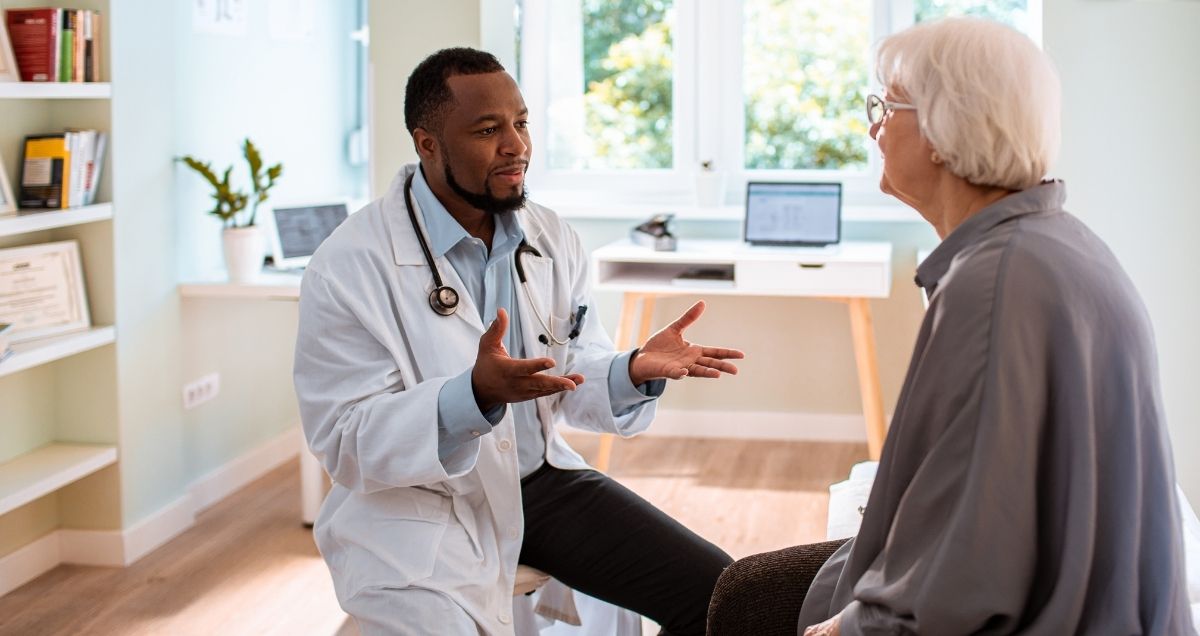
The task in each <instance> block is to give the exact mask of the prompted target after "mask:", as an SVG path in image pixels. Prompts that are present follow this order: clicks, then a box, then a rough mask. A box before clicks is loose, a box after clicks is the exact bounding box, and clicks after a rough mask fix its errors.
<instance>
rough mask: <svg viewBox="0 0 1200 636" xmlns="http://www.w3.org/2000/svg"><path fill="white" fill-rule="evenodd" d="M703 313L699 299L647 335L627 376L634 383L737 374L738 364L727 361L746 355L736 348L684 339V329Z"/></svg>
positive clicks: (635, 384)
mask: <svg viewBox="0 0 1200 636" xmlns="http://www.w3.org/2000/svg"><path fill="white" fill-rule="evenodd" d="M703 313H704V301H703V300H701V301H699V302H697V303H696V304H695V305H692V307H691V309H688V310H687V311H685V312H684V313H683V315H682V316H680V317H679V318H678V319H676V320H675V322H673V323H671V324H669V325H667V326H666V327H664V328H663V329H662V331H659V332H658V333H656V334H654V335H653V336H650V339H649V340H647V341H646V344H644V345H642V347H641V349H639V350H638V352H637V354H635V355H634V357H633V359H632V360H630V361H629V379H630V380H633V384H634V386H637V385H640V384H642V383H643V382H646V381H647V380H654V379H656V378H670V379H672V380H678V379H680V378H682V377H684V376H689V375H690V376H693V377H698V378H719V377H721V374H722V373H728V374H730V375H737V372H738V370H737V367H736V366H734V364H733V363H732V362H727V361H728V360H738V359H741V358H744V357H746V356H745V354H743V353H742V352H741V351H738V350H737V349H725V348H723V347H705V346H701V345H697V344H692V343H690V342H688V341H687V340H684V338H683V332H684V331H685V330H687V328H688V327H690V326H692V323H694V322H696V320H698V319H699V318H700V314H703Z"/></svg>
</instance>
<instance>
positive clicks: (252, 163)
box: [182, 138, 283, 227]
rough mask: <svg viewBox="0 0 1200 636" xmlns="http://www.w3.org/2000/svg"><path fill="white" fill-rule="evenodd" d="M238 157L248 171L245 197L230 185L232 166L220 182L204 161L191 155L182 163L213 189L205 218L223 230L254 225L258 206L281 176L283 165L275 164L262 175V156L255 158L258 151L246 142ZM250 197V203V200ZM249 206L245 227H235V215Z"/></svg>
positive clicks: (236, 218)
mask: <svg viewBox="0 0 1200 636" xmlns="http://www.w3.org/2000/svg"><path fill="white" fill-rule="evenodd" d="M242 154H243V156H244V157H245V158H246V163H247V164H249V167H250V185H251V187H252V192H251V193H250V194H247V193H246V192H244V191H242V190H235V189H233V186H232V185H231V184H230V181H229V178H230V175H231V174H232V173H233V166H229V167H228V168H226V169H225V172H224V173H223V174H222V175H221V178H219V179H218V178H217V174H216V173H215V172H213V169H212V164H211V163H210V162H207V161H200V160H198V159H196V158H195V157H192V156H191V155H188V156H186V157H183V159H182V161H183V163H184V164H186V165H187V167H189V168H191V169H192V170H195V171H196V172H198V173H200V176H202V177H204V180H205V181H207V182H208V184H209V185H210V186H212V188H213V193H212V195H211V196H212V198H213V200H214V201H216V206H215V207H213V209H212V210H209V214H212V215H213V216H216V217H217V218H219V219H221V222H222V223H224V224H225V227H246V226H250V225H254V221H255V220H256V218H257V216H258V204H260V203H263V202H264V201H266V200H267V198H268V196H269V193H270V190H271V188H273V187H275V182H276V181H278V179H279V177H280V176H281V175H283V164H282V163H277V164H275V165H273V166H270V167H268V168H267V170H266V172H265V173H264V172H263V169H262V168H263V160H262V155H261V154H259V152H258V148H257V147H255V145H254V143H253V142H251V141H250V139H249V138H247V139H246V140H245V142H244V144H243V146H242ZM252 197H253V201H251V198H252ZM247 206H250V218H249V219H247V220H246V222H245V223H242V224H239V223H238V214H239V213H240V212H242V211H243V210H245V209H246V207H247Z"/></svg>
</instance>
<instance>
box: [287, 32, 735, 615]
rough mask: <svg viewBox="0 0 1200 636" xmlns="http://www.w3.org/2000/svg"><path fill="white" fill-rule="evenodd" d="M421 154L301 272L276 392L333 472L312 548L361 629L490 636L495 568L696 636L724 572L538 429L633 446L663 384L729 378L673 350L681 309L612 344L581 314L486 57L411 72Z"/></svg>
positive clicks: (721, 357)
mask: <svg viewBox="0 0 1200 636" xmlns="http://www.w3.org/2000/svg"><path fill="white" fill-rule="evenodd" d="M404 110H405V113H404V114H405V120H406V124H407V126H408V130H409V131H410V132H411V133H412V138H413V142H414V144H415V145H416V149H417V153H418V155H419V156H420V163H419V164H417V165H410V166H407V167H405V168H404V169H402V170H401V171H400V173H399V174H398V175H397V176H396V178H395V180H394V181H393V183H392V185H391V188H390V190H389V191H388V193H387V194H386V195H385V196H384V197H383V198H382V199H380V200H377V201H375V202H374V203H372V204H370V205H369V206H367V207H366V208H364V209H363V210H362V211H360V212H358V213H357V214H354V215H352V216H351V217H350V218H349V219H348V220H347V221H346V222H345V223H343V224H342V226H341V227H339V228H338V230H337V231H336V232H334V234H333V235H332V236H331V237H330V238H329V239H328V240H326V241H325V243H324V245H322V247H321V249H320V250H318V252H317V253H316V255H315V256H314V257H313V259H312V261H311V263H310V264H309V266H308V269H307V270H306V272H305V274H304V282H303V285H302V292H301V301H300V328H299V336H298V340H297V343H296V360H295V383H296V393H297V396H298V397H299V401H300V412H301V416H302V418H303V422H304V431H305V434H306V436H307V438H308V442H309V446H310V447H311V448H312V451H313V453H314V454H315V455H316V456H317V457H318V458H320V460H321V462H322V464H323V465H324V467H325V469H326V470H327V471H328V472H329V474H330V475H331V476H332V478H333V482H334V484H333V489H332V491H331V492H330V494H329V496H328V498H327V499H326V501H325V503H324V505H323V506H322V508H321V514H320V517H319V519H318V520H317V523H316V527H315V534H316V539H317V544H318V546H319V547H320V550H321V554H322V555H323V556H324V558H325V560H326V562H327V563H328V565H329V569H330V571H331V573H332V575H333V581H334V586H335V588H336V590H337V594H338V599H339V602H340V603H341V605H342V607H343V608H344V609H345V610H346V611H347V612H348V613H349V614H351V615H353V616H354V617H355V619H356V621H357V622H358V625H359V627H360V629H361V630H362V632H363V633H364V634H368V635H369V634H431V633H436V634H463V635H466V634H472V635H474V634H478V633H484V634H510V633H512V631H513V626H512V611H513V601H512V595H513V581H514V575H515V572H516V568H517V564H518V563H522V564H525V565H529V566H532V567H535V568H537V569H539V570H542V571H544V572H547V573H549V574H550V575H552V576H554V577H555V578H557V579H558V580H560V581H562V582H563V583H566V584H567V585H569V586H571V587H573V588H575V589H577V590H579V591H582V592H584V593H587V594H589V595H591V596H594V597H597V598H600V599H602V600H605V601H608V602H610V603H613V604H615V605H619V606H622V607H625V608H628V609H631V610H633V611H635V612H637V613H639V614H642V615H644V616H648V617H650V618H652V619H653V620H655V621H656V622H658V623H659V624H660V625H662V626H663V633H666V634H703V633H704V631H705V618H706V613H707V608H708V602H709V597H710V596H711V593H712V589H713V585H714V583H715V582H716V579H717V577H718V575H719V574H720V573H721V570H722V569H723V568H724V567H725V566H726V565H728V564H729V562H730V558H729V556H728V555H726V554H725V553H724V552H723V551H721V550H720V549H719V548H717V547H716V546H714V545H712V544H711V543H709V542H707V541H705V540H704V539H701V538H700V537H699V536H697V535H695V534H694V533H692V532H691V531H689V530H688V529H686V528H684V527H683V526H682V525H680V524H679V523H678V522H676V521H674V520H673V519H671V518H670V517H668V516H667V515H665V514H664V513H662V512H661V511H659V510H657V509H656V508H654V507H653V506H651V505H650V504H649V503H647V502H646V501H644V500H642V499H641V498H639V497H638V496H637V495H635V494H633V493H632V492H630V491H629V490H627V489H625V488H624V487H622V486H621V485H619V484H617V483H616V482H615V481H613V480H611V479H609V478H608V477H605V476H604V475H602V474H600V473H598V472H596V471H594V470H592V469H590V468H588V466H587V464H586V463H584V461H583V459H582V458H581V457H580V456H579V455H578V454H577V453H575V451H573V450H572V449H571V448H570V447H569V446H567V444H566V442H564V441H563V439H562V438H561V437H560V436H559V434H558V432H557V425H559V424H569V425H571V426H575V427H577V428H582V429H587V430H592V431H603V432H609V433H616V434H618V435H622V436H630V435H634V434H636V433H638V432H640V431H642V430H644V429H645V428H646V427H647V426H648V425H649V424H650V421H651V420H652V419H653V417H654V410H655V398H657V397H658V396H659V395H661V394H662V392H663V390H664V386H665V380H666V379H668V378H670V379H680V378H682V377H684V376H698V377H702V378H716V377H719V376H720V375H721V374H723V373H736V372H737V368H736V367H735V366H734V365H733V364H732V363H731V362H729V360H730V359H736V358H741V357H742V353H741V352H739V351H736V350H733V349H725V348H719V347H704V346H699V345H695V344H692V343H689V342H688V341H687V340H685V338H684V335H685V330H686V329H687V328H688V327H689V326H690V325H691V324H692V323H694V322H695V321H696V320H697V319H698V318H699V317H700V315H701V313H702V312H703V310H704V305H703V303H696V305H694V306H693V307H692V308H691V309H689V310H688V311H687V312H686V313H685V314H684V315H683V316H681V317H680V318H679V319H678V320H676V321H675V322H674V323H672V324H671V325H669V326H668V327H666V328H665V329H663V330H662V331H660V332H658V333H657V334H655V335H654V336H652V337H651V338H650V339H649V340H648V341H647V342H646V343H644V344H643V345H642V347H640V348H639V349H635V350H633V351H629V352H616V351H614V350H613V345H612V342H611V341H610V340H609V338H608V337H607V336H606V334H605V332H604V330H603V328H602V327H601V326H600V323H599V321H598V320H597V319H596V317H595V313H596V312H594V311H593V312H590V313H589V311H588V308H589V307H590V306H591V299H590V297H589V292H588V273H587V254H586V253H585V252H584V251H583V248H582V246H581V245H580V242H579V237H578V236H577V235H576V234H575V232H574V231H573V230H572V229H571V228H570V227H569V226H568V225H566V224H565V223H563V222H562V221H561V220H560V219H559V218H558V217H557V216H556V215H555V214H554V213H553V212H551V211H550V210H548V209H546V208H543V207H541V206H539V205H537V204H534V203H530V202H527V201H526V197H525V186H524V175H525V170H526V167H527V166H528V163H529V157H530V151H531V148H530V138H529V131H528V128H527V126H528V121H527V117H528V110H527V109H526V107H525V103H524V100H523V99H522V97H521V93H520V91H519V89H518V88H517V85H516V83H515V82H514V81H513V80H512V78H511V77H510V76H509V75H508V74H507V73H506V72H505V71H504V69H503V67H502V66H501V65H500V64H499V62H498V61H496V59H495V58H494V57H492V56H491V55H490V54H487V53H483V52H480V51H475V50H472V49H446V50H443V51H439V52H437V53H435V54H434V55H432V56H430V57H429V58H427V59H426V60H424V61H423V62H421V64H420V65H418V66H417V68H416V69H415V70H414V71H413V73H412V75H411V76H410V77H409V79H408V84H407V89H406V95H405V104H404Z"/></svg>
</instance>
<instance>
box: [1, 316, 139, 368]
mask: <svg viewBox="0 0 1200 636" xmlns="http://www.w3.org/2000/svg"><path fill="white" fill-rule="evenodd" d="M116 339H117V330H116V328H115V327H111V326H109V327H92V328H91V329H88V330H86V331H79V332H75V333H69V334H64V335H61V336H53V337H50V338H38V339H37V340H29V341H27V342H21V343H17V344H14V345H12V350H13V354H12V355H11V356H9V357H8V358H7V359H5V360H4V362H0V377H3V376H6V375H9V374H12V373H18V372H20V371H24V370H26V369H31V368H33V367H36V366H39V365H42V364H47V363H49V362H54V361H55V360H61V359H63V358H68V357H70V356H73V355H75V354H77V353H83V352H84V351H90V350H92V349H95V348H97V347H103V346H104V345H107V344H112V343H113V342H116Z"/></svg>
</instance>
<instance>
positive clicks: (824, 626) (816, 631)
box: [804, 613, 842, 636]
mask: <svg viewBox="0 0 1200 636" xmlns="http://www.w3.org/2000/svg"><path fill="white" fill-rule="evenodd" d="M841 624H842V615H841V614H840V613H839V614H835V615H834V616H833V618H831V619H829V620H827V621H825V622H824V623H821V624H820V625H811V626H809V627H806V628H804V636H838V634H840V633H842V628H841V627H840V625H841Z"/></svg>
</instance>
